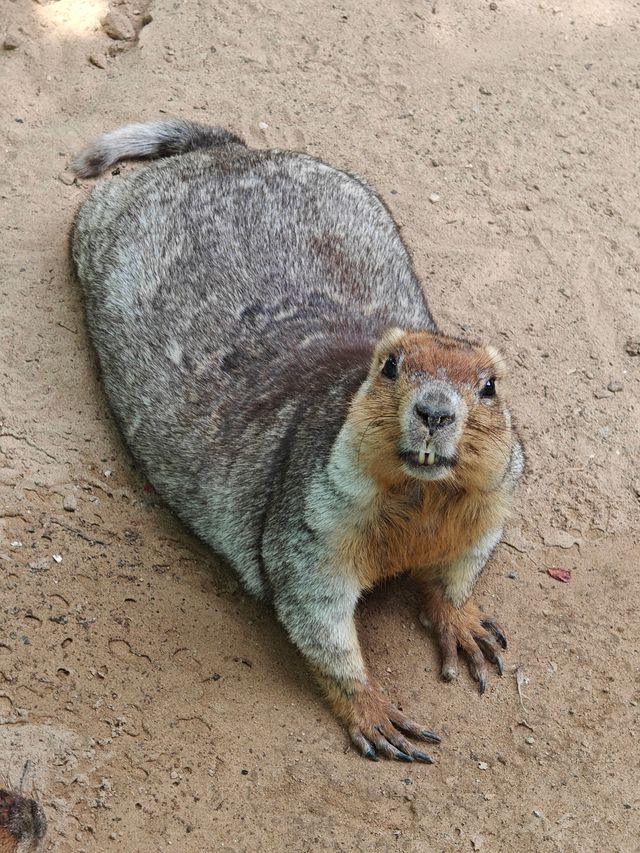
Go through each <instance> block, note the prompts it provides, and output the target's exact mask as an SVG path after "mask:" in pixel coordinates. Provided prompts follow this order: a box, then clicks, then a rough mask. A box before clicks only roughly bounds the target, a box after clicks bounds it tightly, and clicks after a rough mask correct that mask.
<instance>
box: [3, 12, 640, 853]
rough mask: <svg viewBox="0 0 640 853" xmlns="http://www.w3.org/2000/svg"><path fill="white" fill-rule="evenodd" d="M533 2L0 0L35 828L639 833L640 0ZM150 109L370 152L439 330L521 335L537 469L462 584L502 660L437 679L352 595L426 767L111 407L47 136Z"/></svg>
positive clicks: (616, 845) (515, 837) (7, 380)
mask: <svg viewBox="0 0 640 853" xmlns="http://www.w3.org/2000/svg"><path fill="white" fill-rule="evenodd" d="M553 2H554V3H556V4H557V5H556V6H553V7H552V6H551V5H548V4H547V2H543V3H537V2H525V0H497V8H496V4H493V3H492V4H490V3H489V2H488V0H450V2H446V3H445V2H443V0H434V2H433V3H431V2H422V0H421V1H420V2H418V0H387V2H385V3H378V2H375V0H353V2H351V1H350V0H343V2H336V3H332V2H328V0H318V2H314V3H310V2H305V0H279V2H276V1H275V0H252V2H245V0H216V2H208V0H184V2H177V0H153V2H151V3H150V4H145V3H143V2H139V3H136V2H135V0H131V2H129V0H127V3H125V4H119V5H118V4H112V6H113V7H114V8H115V10H116V12H119V13H121V15H125V16H127V17H126V19H125V20H124V23H123V22H122V20H120V22H119V24H120V30H121V32H120V34H121V35H127V34H129V35H131V36H133V37H134V40H132V41H128V42H127V41H123V40H121V39H120V40H114V39H112V38H110V37H109V36H108V35H107V34H106V33H105V32H104V30H103V29H102V28H101V26H100V23H99V21H100V19H101V18H102V17H103V16H104V15H105V13H106V12H107V3H106V0H105V2H89V0H58V2H46V0H39V2H34V0H3V2H2V8H1V10H0V37H1V38H2V40H3V41H4V49H2V50H0V75H1V77H0V81H1V86H0V91H1V95H0V99H1V100H0V107H1V112H0V114H1V116H2V118H1V126H2V136H1V140H0V141H1V145H2V153H3V168H2V170H1V173H0V203H1V208H0V210H1V213H0V220H1V227H2V242H1V245H0V256H1V258H2V270H1V278H0V339H1V353H2V356H1V361H0V421H1V427H0V494H1V498H2V501H1V511H0V514H1V516H2V517H1V518H0V568H1V575H0V584H1V589H2V598H1V607H2V625H1V628H0V723H1V725H0V762H1V767H2V771H3V772H4V774H5V776H6V777H8V778H9V779H10V780H11V781H13V782H14V783H15V782H16V781H17V780H18V779H19V778H20V776H21V774H22V771H23V767H24V763H25V761H27V760H29V761H30V762H31V764H30V766H29V768H28V772H27V774H26V775H27V788H28V789H29V790H30V791H36V792H37V793H38V795H39V796H40V798H41V800H42V803H43V805H44V808H45V810H46V812H47V815H48V818H49V824H50V831H49V834H48V842H47V843H48V847H47V849H48V850H55V851H83V850H86V851H98V850H100V851H103V850H123V851H166V850H169V849H173V850H180V851H202V850H235V851H244V850H251V851H263V850H265V851H267V850H269V851H272V850H282V851H306V850H341V851H347V850H365V851H368V850H392V851H396V850H398V851H458V850H461V851H467V850H485V851H514V850H515V851H521V850H523V851H534V850H535V851H563V853H568V852H570V851H591V850H593V851H596V850H597V851H605V850H606V851H637V850H639V849H640V842H639V841H638V838H639V837H640V820H639V810H640V782H639V779H640V769H639V766H638V765H639V760H640V749H639V746H638V736H639V732H640V724H639V721H638V702H640V689H639V684H638V671H639V664H640V618H639V615H638V601H639V593H640V581H639V576H638V557H639V551H640V549H639V539H640V536H639V528H640V524H639V512H638V509H639V506H638V496H639V495H640V475H639V474H638V469H637V464H638V463H637V460H638V455H639V452H640V435H639V424H640V418H639V417H638V410H639V399H640V395H639V391H640V357H638V353H637V345H636V349H635V350H634V344H633V341H634V340H635V341H637V340H638V337H639V335H640V300H639V288H638V274H639V272H640V212H639V209H638V185H639V175H638V164H639V162H640V161H639V157H640V127H639V122H640V70H639V65H638V60H639V58H640V47H639V44H640V3H638V2H632V0H608V2H598V0H573V2H571V0H553ZM149 16H150V17H151V20H150V21H149ZM145 21H147V23H146V25H145V26H142V25H143V23H144V22H145ZM141 27H142V28H141ZM127 30H129V33H127ZM138 30H139V38H138V39H137V40H135V32H136V31H138ZM164 113H166V114H175V115H180V116H189V117H194V118H196V119H200V120H205V121H211V122H213V123H222V124H225V125H228V126H229V127H231V128H233V129H234V130H236V131H238V132H239V133H241V134H242V135H244V136H245V137H246V139H247V140H248V141H249V143H250V144H253V145H255V146H278V147H290V148H298V149H302V150H305V151H308V152H310V153H313V154H315V155H318V156H320V157H323V158H325V159H327V160H330V161H331V162H332V163H334V164H336V165H339V166H343V167H347V168H349V169H352V170H355V171H356V172H359V173H361V174H364V175H366V176H367V178H368V179H369V180H370V181H371V182H372V183H373V184H374V185H375V186H376V187H378V188H379V189H380V191H381V192H382V194H383V196H384V198H385V199H386V200H387V202H388V203H389V205H390V206H391V209H392V210H393V212H394V214H395V216H396V218H397V220H398V221H399V223H400V224H401V226H402V229H403V234H404V237H405V239H406V241H407V243H408V245H409V246H410V248H411V250H412V252H413V254H414V257H415V262H416V266H417V269H418V271H419V273H420V275H421V277H422V278H423V280H424V281H425V284H426V288H427V292H428V295H429V298H430V303H431V307H432V309H433V312H434V314H435V316H436V318H437V319H438V320H439V321H440V323H441V324H442V326H443V328H444V329H445V330H447V331H450V332H453V333H465V334H469V335H472V336H476V337H482V338H485V339H487V340H490V341H493V342H494V343H496V344H498V345H499V346H500V347H501V348H502V349H503V350H504V351H505V352H506V354H507V356H508V358H509V361H510V363H511V365H512V372H513V383H512V402H513V409H514V411H515V413H516V415H517V418H518V422H519V425H520V430H521V432H522V435H523V438H524V441H525V443H526V447H527V451H528V471H527V474H526V477H525V480H524V483H523V485H522V487H521V488H520V490H519V493H518V497H517V501H516V506H515V510H514V514H513V518H512V521H511V523H510V525H509V527H508V529H507V531H506V533H505V537H504V542H503V543H502V544H501V545H500V546H499V547H498V549H497V551H496V554H495V556H494V558H493V559H492V561H491V563H490V565H489V566H488V568H487V570H486V571H485V573H484V575H483V577H482V579H481V581H480V584H479V588H478V599H479V601H480V603H481V604H482V606H483V607H484V608H485V609H486V610H487V611H490V612H491V613H494V614H495V615H497V616H498V617H499V618H500V620H501V622H502V623H503V625H504V626H505V627H506V628H507V629H508V634H509V638H510V651H509V656H508V661H509V670H508V672H507V674H506V675H505V677H504V678H503V679H502V680H500V679H499V678H498V677H497V676H496V677H494V678H493V679H492V680H491V683H490V687H489V689H488V692H487V694H486V695H485V696H484V697H481V696H479V695H478V693H477V691H476V689H475V687H474V685H473V684H472V682H471V680H470V678H469V677H468V676H467V674H466V673H465V674H464V676H463V677H462V678H461V679H460V682H459V683H457V684H454V685H445V684H442V683H441V682H440V681H439V678H438V656H437V653H436V651H435V648H434V645H433V642H432V640H431V638H430V637H429V636H428V634H427V633H426V632H425V631H424V630H423V629H422V628H421V626H420V625H419V624H418V622H417V618H416V617H417V612H416V602H415V600H414V592H413V590H412V588H411V587H410V585H409V584H408V583H405V582H400V583H397V584H394V585H392V586H390V587H389V588H387V589H385V590H381V591H379V592H377V593H375V594H374V595H372V596H371V597H370V598H369V599H368V600H367V601H366V602H364V604H363V607H362V611H361V632H362V637H363V644H364V648H365V651H366V654H367V657H368V659H369V661H370V663H371V666H372V668H373V669H374V671H375V672H376V673H377V675H378V676H379V677H380V678H381V679H382V681H383V683H384V685H385V687H386V688H387V689H388V691H389V693H390V694H391V695H392V696H393V697H394V698H396V699H398V700H399V701H401V702H402V703H403V707H404V708H405V710H407V711H408V712H409V713H410V714H411V716H413V717H415V718H418V719H420V720H421V721H423V722H424V723H425V724H429V725H431V726H432V727H433V728H435V729H437V730H438V731H440V732H441V733H442V734H443V736H444V741H443V745H442V747H441V748H440V749H438V750H437V756H438V763H437V764H436V765H435V766H433V767H425V766H415V765H408V766H407V765H399V764H394V763H389V762H384V763H379V764H371V763H368V762H366V761H364V760H363V759H361V758H359V757H357V756H356V755H355V753H354V752H353V751H352V750H350V749H349V748H348V739H347V737H346V735H345V733H344V732H343V731H342V730H341V728H340V727H339V725H338V724H337V723H336V722H335V721H334V719H333V718H332V716H331V714H330V712H329V711H328V710H327V708H326V707H325V706H324V704H323V702H322V700H321V699H320V698H319V696H318V695H317V693H316V691H315V689H314V688H313V686H312V685H311V683H310V679H309V677H308V675H307V673H306V670H305V668H304V665H303V664H302V662H301V661H300V660H299V659H298V657H297V656H296V654H295V653H294V652H293V651H292V649H291V648H290V646H289V645H288V642H287V640H286V637H285V635H284V633H283V631H282V630H281V629H280V628H279V626H278V625H277V624H276V622H275V620H274V617H273V615H272V613H271V612H270V610H269V609H268V608H267V607H266V606H263V605H259V604H256V603H255V602H253V601H252V600H250V599H249V598H248V597H247V596H246V595H245V594H244V593H243V591H242V589H241V588H240V587H239V585H238V583H237V582H236V580H235V579H234V578H233V577H232V576H231V574H230V573H229V571H228V570H227V569H225V568H224V567H223V566H221V565H219V563H218V562H217V561H216V559H215V557H214V556H213V555H212V554H211V553H209V552H208V551H207V550H206V549H205V548H204V547H203V546H202V545H201V544H200V543H198V542H197V541H196V540H195V538H194V537H193V536H191V535H190V534H189V533H188V532H187V531H186V530H185V529H184V528H183V527H182V526H181V525H180V524H179V523H177V522H176V521H175V519H174V518H173V517H172V516H171V514H170V513H169V512H168V511H167V510H166V509H164V508H163V507H162V506H160V505H158V502H157V501H156V500H155V499H154V495H153V493H150V492H147V491H145V489H144V482H143V479H142V477H141V474H140V473H139V472H137V471H136V469H135V468H134V466H133V465H132V462H131V459H130V458H129V456H128V455H127V453H126V451H125V449H124V448H123V445H122V442H121V440H120V438H119V436H118V434H117V432H116V430H115V429H114V425H113V422H112V420H111V418H110V415H109V413H108V409H107V406H106V403H105V399H104V396H103V393H102V390H101V388H100V385H99V382H98V379H97V373H96V367H95V360H94V356H93V354H92V352H91V350H90V348H89V346H88V342H87V336H86V331H85V326H84V321H83V315H82V304H81V300H80V296H79V293H78V292H77V290H76V289H75V286H74V285H73V284H72V282H71V280H70V277H69V273H68V260H67V239H68V232H69V228H70V223H71V221H72V217H73V215H74V211H75V210H76V208H77V207H78V205H79V204H80V202H81V201H82V200H83V199H84V198H85V196H86V194H87V193H88V191H89V189H90V186H89V183H88V182H87V183H80V182H74V181H73V180H72V176H71V175H70V174H69V172H68V170H67V166H68V163H69V160H70V158H71V157H72V155H73V154H74V153H75V152H77V151H78V150H79V148H80V147H81V146H82V145H83V144H84V143H86V142H88V141H90V140H91V139H92V138H94V137H95V136H96V135H98V134H99V133H101V132H102V131H105V130H109V129H112V128H113V127H116V126H118V125H121V124H123V123H126V122H128V121H130V120H140V119H144V118H155V117H157V116H158V115H161V114H164ZM434 193H435V194H437V195H438V196H439V201H436V202H435V203H434V202H430V201H429V197H430V196H431V195H432V194H434ZM634 351H635V352H636V355H632V353H633V352H634ZM612 389H613V390H612ZM616 389H617V390H616ZM65 497H66V498H69V497H72V498H73V499H74V502H75V507H76V508H75V510H74V511H66V510H65V509H63V501H64V499H65ZM74 502H73V501H72V503H74ZM549 566H561V567H564V568H567V569H570V570H571V571H572V579H571V582H570V583H569V584H564V583H560V582H558V581H556V580H553V579H552V578H551V577H549V576H548V575H547V573H546V568H547V567H549ZM517 664H521V665H522V667H523V668H524V669H523V672H524V674H525V676H526V678H527V680H528V682H527V683H525V684H524V685H523V691H522V692H523V695H522V701H521V700H520V698H519V696H518V691H517V687H516V677H515V667H516V665H517Z"/></svg>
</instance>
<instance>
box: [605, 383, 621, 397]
mask: <svg viewBox="0 0 640 853" xmlns="http://www.w3.org/2000/svg"><path fill="white" fill-rule="evenodd" d="M607 390H608V391H611V392H612V393H613V394H617V393H618V392H619V391H622V382H618V381H617V380H613V381H611V382H610V383H609V384H608V385H607Z"/></svg>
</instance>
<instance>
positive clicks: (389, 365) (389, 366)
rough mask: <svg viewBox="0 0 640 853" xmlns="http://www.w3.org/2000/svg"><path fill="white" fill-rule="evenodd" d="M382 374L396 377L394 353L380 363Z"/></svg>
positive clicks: (396, 362) (396, 369)
mask: <svg viewBox="0 0 640 853" xmlns="http://www.w3.org/2000/svg"><path fill="white" fill-rule="evenodd" d="M382 375H383V376H386V377H387V379H397V378H398V359H397V358H396V357H395V355H390V356H389V357H388V358H387V360H386V361H385V363H384V364H383V365H382Z"/></svg>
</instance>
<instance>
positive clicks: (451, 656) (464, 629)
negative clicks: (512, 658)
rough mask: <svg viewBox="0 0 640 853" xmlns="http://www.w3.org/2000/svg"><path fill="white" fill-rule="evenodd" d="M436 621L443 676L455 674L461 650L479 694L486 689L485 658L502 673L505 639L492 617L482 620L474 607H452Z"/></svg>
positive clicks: (449, 676)
mask: <svg viewBox="0 0 640 853" xmlns="http://www.w3.org/2000/svg"><path fill="white" fill-rule="evenodd" d="M446 616H448V618H445V619H442V621H440V624H439V625H438V624H437V623H436V635H437V637H438V642H439V645H440V651H441V652H442V670H441V673H442V677H443V679H444V680H445V681H453V679H454V678H456V677H457V675H458V656H459V653H460V652H463V653H464V654H465V655H466V656H467V658H468V660H469V667H470V670H471V675H472V676H473V677H474V679H475V680H476V681H477V682H478V687H479V688H480V693H484V692H485V690H486V688H487V678H488V670H487V661H488V662H489V663H492V664H493V665H494V666H495V667H496V669H497V670H498V674H499V675H502V674H503V673H504V662H503V660H502V656H501V654H500V652H501V650H502V649H505V648H506V647H507V638H506V637H505V635H504V633H503V632H502V629H501V628H500V626H499V625H498V624H497V622H496V621H495V619H489V618H487V619H482V618H480V617H479V614H478V611H477V609H476V608H475V607H469V608H465V609H460V610H453V609H452V610H451V615H449V614H446Z"/></svg>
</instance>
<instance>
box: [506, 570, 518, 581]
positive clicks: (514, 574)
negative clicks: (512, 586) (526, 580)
mask: <svg viewBox="0 0 640 853" xmlns="http://www.w3.org/2000/svg"><path fill="white" fill-rule="evenodd" d="M507 577H508V578H510V579H511V580H512V581H517V580H518V573H517V572H509V574H508V575H507Z"/></svg>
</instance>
